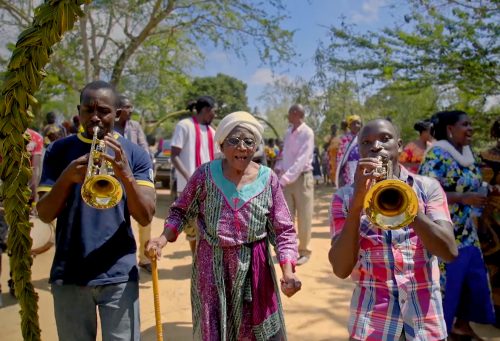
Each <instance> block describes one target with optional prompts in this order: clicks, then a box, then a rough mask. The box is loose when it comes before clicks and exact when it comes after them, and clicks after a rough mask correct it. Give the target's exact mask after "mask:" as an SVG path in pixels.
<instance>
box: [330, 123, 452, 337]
mask: <svg viewBox="0 0 500 341" xmlns="http://www.w3.org/2000/svg"><path fill="white" fill-rule="evenodd" d="M358 138H359V152H360V155H361V158H360V159H359V162H358V165H357V167H356V172H355V181H354V183H353V184H352V185H347V186H344V187H341V188H339V190H338V191H337V192H336V193H335V194H334V196H333V200H332V208H331V232H332V246H331V249H330V252H329V254H328V258H329V261H330V264H331V265H332V269H333V272H334V274H335V275H336V276H338V277H340V278H346V277H348V276H349V275H351V278H352V279H353V280H354V281H355V282H356V286H355V288H354V292H353V295H352V299H351V308H350V309H351V314H350V316H351V317H350V320H349V324H348V330H349V336H350V340H396V341H398V340H420V341H424V340H425V341H427V340H444V339H446V337H447V330H446V323H445V319H444V314H443V306H442V300H441V292H440V284H439V267H438V259H437V257H439V258H441V259H442V260H443V261H448V262H449V261H452V260H454V259H455V258H456V257H457V255H458V250H457V247H456V245H455V240H454V235H453V226H452V224H451V218H450V212H449V210H448V204H447V200H446V194H445V193H444V191H443V189H442V188H441V186H440V185H439V182H438V181H437V180H435V179H432V178H429V177H425V176H420V175H415V174H413V173H410V172H409V171H408V170H407V169H406V168H404V167H403V166H401V165H400V164H399V163H398V157H399V153H400V151H401V148H402V141H401V139H400V138H399V134H398V132H397V130H396V128H395V127H394V126H393V125H392V123H391V122H389V121H387V120H385V119H378V120H374V121H370V122H368V123H367V124H366V126H365V127H364V128H363V129H362V130H361V131H360V133H359V137H358ZM380 156H385V157H388V158H389V159H390V160H391V161H392V168H393V169H392V171H393V176H394V178H397V179H399V180H401V181H403V182H405V183H406V184H408V185H409V186H411V187H412V188H413V190H414V191H415V193H416V195H417V198H418V212H417V215H416V217H415V218H414V220H413V222H411V223H410V224H409V225H408V226H404V227H403V228H400V229H396V230H382V229H380V228H379V227H378V226H377V225H375V224H373V223H371V222H370V221H369V220H368V219H367V216H366V214H365V212H364V209H363V202H364V199H365V195H366V194H367V192H368V190H369V188H370V187H371V185H372V183H373V181H376V179H377V177H379V176H380V174H378V173H377V172H374V170H375V169H376V168H377V167H380V166H381V162H380V161H379V159H378V157H380Z"/></svg>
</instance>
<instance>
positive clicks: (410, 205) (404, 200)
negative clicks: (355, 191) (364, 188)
mask: <svg viewBox="0 0 500 341" xmlns="http://www.w3.org/2000/svg"><path fill="white" fill-rule="evenodd" d="M363 206H364V209H365V213H366V216H367V218H368V220H370V222H371V223H372V224H374V225H377V226H378V227H380V228H381V229H383V230H397V229H400V228H402V227H404V226H407V225H408V224H409V223H411V222H412V221H413V220H414V219H415V217H416V215H417V211H418V199H417V194H416V193H415V191H414V190H413V188H411V186H409V185H408V184H406V183H405V182H403V181H401V180H396V179H388V180H382V181H379V182H377V183H375V184H374V185H373V186H372V187H370V189H369V190H368V193H367V194H366V196H365V200H364V203H363Z"/></svg>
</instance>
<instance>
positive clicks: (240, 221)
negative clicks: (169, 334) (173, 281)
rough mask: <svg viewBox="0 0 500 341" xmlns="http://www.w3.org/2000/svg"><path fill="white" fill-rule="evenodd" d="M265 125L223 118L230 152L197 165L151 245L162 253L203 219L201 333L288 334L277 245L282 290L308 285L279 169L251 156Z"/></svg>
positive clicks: (194, 297)
mask: <svg viewBox="0 0 500 341" xmlns="http://www.w3.org/2000/svg"><path fill="white" fill-rule="evenodd" d="M262 131H263V128H262V126H261V125H260V124H259V123H258V121H257V120H256V119H255V118H254V117H253V116H252V115H250V114H249V113H246V112H236V113H232V114H230V115H228V116H226V117H225V118H224V119H223V120H222V121H221V122H220V124H219V126H218V128H217V130H216V133H215V137H214V140H215V141H216V142H217V143H219V144H220V146H221V150H222V152H223V154H224V159H222V160H214V161H212V162H209V163H206V164H204V165H202V166H201V167H200V168H198V170H197V171H196V172H195V173H194V175H193V176H192V177H191V178H190V180H189V182H188V184H187V186H186V188H185V189H184V191H183V192H182V194H181V195H180V196H179V198H178V199H177V201H176V202H175V203H174V204H173V205H172V206H171V208H170V214H169V216H168V218H167V219H166V221H165V228H164V231H163V233H162V234H161V236H160V237H158V238H155V239H152V240H151V241H150V242H149V243H148V245H147V248H146V250H147V252H156V256H157V257H160V256H161V249H162V248H163V247H164V246H165V245H166V244H167V241H168V242H173V241H175V239H176V238H177V236H178V235H179V233H180V232H181V231H182V229H183V227H184V225H185V224H186V222H187V221H189V220H190V219H191V218H196V222H197V228H198V232H199V233H197V237H198V240H197V243H196V253H195V255H194V259H193V271H192V278H191V306H192V314H193V334H194V338H195V339H197V340H214V341H215V340H286V330H285V323H284V318H283V311H282V307H281V302H280V297H279V292H278V285H277V282H276V278H275V277H276V276H275V272H274V265H273V260H272V257H271V254H270V244H271V245H274V246H275V251H276V253H277V258H278V261H279V263H280V265H281V269H282V272H283V277H282V279H281V290H282V292H283V293H284V294H285V295H286V296H292V295H293V294H295V292H297V291H298V290H300V286H301V283H300V281H299V280H298V278H297V276H296V275H295V273H294V268H295V262H296V259H297V241H296V233H295V230H294V227H293V224H292V221H291V217H290V213H289V211H288V208H287V206H286V201H285V199H284V196H283V193H282V190H281V187H280V185H279V182H278V178H277V176H276V175H275V174H274V173H273V172H272V171H271V169H270V168H268V167H265V166H262V165H258V164H256V163H254V162H252V161H251V160H252V156H253V154H254V153H255V150H256V146H258V145H259V143H260V141H261V139H262Z"/></svg>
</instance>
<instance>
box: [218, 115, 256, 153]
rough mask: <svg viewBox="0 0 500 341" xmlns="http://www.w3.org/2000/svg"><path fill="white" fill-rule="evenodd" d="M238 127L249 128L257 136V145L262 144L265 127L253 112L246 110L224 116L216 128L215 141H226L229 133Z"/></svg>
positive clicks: (220, 142) (219, 142)
mask: <svg viewBox="0 0 500 341" xmlns="http://www.w3.org/2000/svg"><path fill="white" fill-rule="evenodd" d="M236 127H241V128H245V129H248V130H249V131H250V132H251V133H252V134H253V136H254V138H255V145H256V146H258V145H260V142H261V141H262V133H263V132H264V127H262V125H261V124H260V123H259V121H257V120H256V119H255V117H254V116H253V115H252V114H249V113H247V112H245V111H236V112H233V113H231V114H229V115H227V116H226V117H224V118H223V119H222V121H220V123H219V125H218V126H217V129H216V130H215V136H214V139H215V141H216V142H217V143H218V144H222V143H224V140H225V139H226V137H227V135H229V133H230V132H231V131H232V130H233V129H234V128H236Z"/></svg>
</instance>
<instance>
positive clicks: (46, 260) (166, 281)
mask: <svg viewBox="0 0 500 341" xmlns="http://www.w3.org/2000/svg"><path fill="white" fill-rule="evenodd" d="M158 195H159V196H158V209H157V213H156V217H155V219H154V221H153V235H157V234H159V233H160V231H161V228H162V223H163V219H164V218H165V215H166V212H167V207H168V204H169V196H168V191H166V190H159V192H158ZM330 196H331V188H329V187H325V186H322V185H320V186H319V187H318V188H317V191H316V200H315V201H316V205H315V212H314V221H313V235H312V242H311V244H312V245H311V246H312V249H313V254H312V257H311V260H310V261H309V262H308V263H307V264H305V265H303V266H301V267H298V268H297V271H298V275H299V277H300V279H301V280H302V283H303V289H302V291H301V292H299V293H298V294H297V295H295V296H294V297H292V298H290V299H288V298H283V304H284V309H285V320H286V326H287V332H288V336H289V340H292V341H293V340H318V341H319V340H347V338H348V335H347V331H346V324H347V318H348V313H349V311H348V308H349V300H350V297H351V292H352V288H353V284H352V282H351V281H350V280H340V279H337V278H335V277H334V276H333V274H332V272H331V268H330V265H329V263H328V260H327V253H328V249H329V243H330V241H329V228H328V204H329V200H330ZM53 254H54V249H53V248H52V249H51V250H49V251H48V252H46V253H44V254H42V255H39V256H37V257H36V258H35V260H34V265H33V283H34V285H35V287H36V289H37V291H38V293H39V295H40V300H39V316H40V325H41V328H42V338H43V340H57V333H56V330H55V321H54V313H53V307H52V297H51V295H50V291H49V285H48V283H47V281H48V274H49V270H50V265H51V262H52V257H53ZM7 263H8V262H7V259H6V257H4V259H3V266H4V269H3V271H2V277H1V283H2V287H3V288H4V293H3V294H2V298H3V304H4V305H3V307H2V308H0V333H1V334H0V335H1V336H0V339H1V340H9V341H10V340H21V339H22V337H21V332H20V325H19V320H20V318H19V314H18V311H19V305H18V304H17V302H16V301H15V300H14V299H13V298H11V297H10V296H9V295H8V294H7V293H5V291H6V290H7V274H8V264H7ZM190 263H191V253H190V251H189V246H188V244H187V242H186V241H185V240H184V238H183V237H182V236H181V237H179V239H178V241H177V242H176V243H173V244H169V245H168V246H167V248H166V249H165V250H164V255H163V257H162V259H161V261H160V263H159V278H160V296H161V311H162V322H163V328H164V336H165V340H190V339H191V328H192V325H191V307H190V298H189V286H190V283H189V282H190V280H189V278H190ZM277 271H279V269H278V268H277ZM140 300H141V329H142V339H143V340H146V341H149V340H155V335H156V334H155V318H154V307H153V290H152V283H151V276H150V275H149V274H147V273H145V272H141V281H140ZM476 330H477V331H478V334H480V335H481V336H482V337H484V338H485V339H486V340H500V330H498V329H495V328H493V327H490V326H477V327H476Z"/></svg>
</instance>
